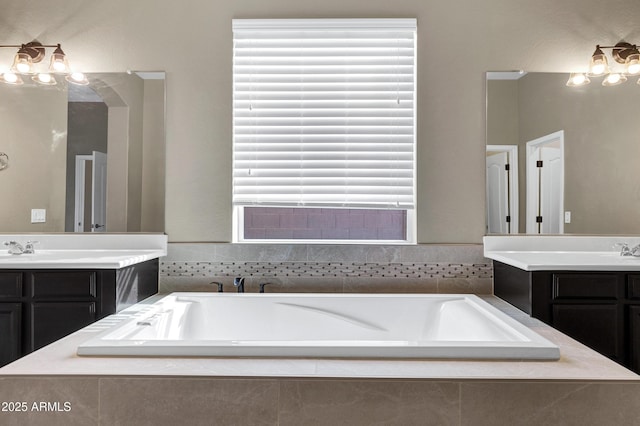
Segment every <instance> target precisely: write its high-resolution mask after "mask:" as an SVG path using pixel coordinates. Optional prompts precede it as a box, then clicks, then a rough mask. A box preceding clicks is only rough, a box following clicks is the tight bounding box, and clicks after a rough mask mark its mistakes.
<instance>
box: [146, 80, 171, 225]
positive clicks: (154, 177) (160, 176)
mask: <svg viewBox="0 0 640 426" xmlns="http://www.w3.org/2000/svg"><path fill="white" fill-rule="evenodd" d="M164 92H165V81H164V80H145V81H144V117H143V127H144V130H143V132H142V133H143V154H142V158H143V163H142V200H141V208H142V214H141V216H142V218H141V223H140V231H142V232H164V192H165V140H164V134H165V128H164V109H165V103H164Z"/></svg>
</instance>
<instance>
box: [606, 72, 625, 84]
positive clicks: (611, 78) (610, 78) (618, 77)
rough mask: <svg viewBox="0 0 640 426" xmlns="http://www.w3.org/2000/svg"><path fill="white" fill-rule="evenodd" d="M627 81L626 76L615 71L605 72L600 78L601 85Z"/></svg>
mask: <svg viewBox="0 0 640 426" xmlns="http://www.w3.org/2000/svg"><path fill="white" fill-rule="evenodd" d="M625 81H627V77H625V76H624V74H620V73H617V72H612V73H609V74H607V76H606V77H605V78H604V80H602V85H603V86H616V85H618V84H621V83H624V82H625Z"/></svg>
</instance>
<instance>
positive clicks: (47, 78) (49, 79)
mask: <svg viewBox="0 0 640 426" xmlns="http://www.w3.org/2000/svg"><path fill="white" fill-rule="evenodd" d="M31 79H32V80H33V81H35V82H36V83H38V84H43V85H45V86H54V85H56V84H58V82H57V81H56V79H55V78H53V76H52V75H51V74H49V73H46V72H41V73H39V74H36V75H34V76H33V77H31Z"/></svg>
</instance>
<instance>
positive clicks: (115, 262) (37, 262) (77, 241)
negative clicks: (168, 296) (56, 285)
mask: <svg viewBox="0 0 640 426" xmlns="http://www.w3.org/2000/svg"><path fill="white" fill-rule="evenodd" d="M5 241H16V242H18V243H20V244H21V245H22V246H24V245H25V244H26V242H27V241H35V242H36V243H35V244H34V246H35V253H33V254H24V253H23V254H10V253H9V252H8V250H7V248H6V247H4V246H0V269H119V268H124V267H126V266H130V265H134V264H137V263H142V262H145V261H147V260H151V259H158V258H160V257H162V256H166V254H167V236H166V235H164V234H74V233H69V234H0V242H5Z"/></svg>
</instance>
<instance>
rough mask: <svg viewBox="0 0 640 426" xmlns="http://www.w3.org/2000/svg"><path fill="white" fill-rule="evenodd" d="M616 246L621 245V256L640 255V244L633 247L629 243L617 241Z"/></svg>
mask: <svg viewBox="0 0 640 426" xmlns="http://www.w3.org/2000/svg"><path fill="white" fill-rule="evenodd" d="M616 246H619V247H620V256H634V257H640V244H638V245H636V246H634V247H631V248H629V244H627V243H617V244H616Z"/></svg>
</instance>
